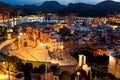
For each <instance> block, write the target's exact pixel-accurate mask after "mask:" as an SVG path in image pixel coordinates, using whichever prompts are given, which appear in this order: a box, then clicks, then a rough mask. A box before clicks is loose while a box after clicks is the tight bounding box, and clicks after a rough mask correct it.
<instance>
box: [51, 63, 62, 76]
mask: <svg viewBox="0 0 120 80" xmlns="http://www.w3.org/2000/svg"><path fill="white" fill-rule="evenodd" d="M50 69H51V70H52V71H53V74H54V75H59V73H60V68H59V67H58V66H57V65H52V66H50Z"/></svg>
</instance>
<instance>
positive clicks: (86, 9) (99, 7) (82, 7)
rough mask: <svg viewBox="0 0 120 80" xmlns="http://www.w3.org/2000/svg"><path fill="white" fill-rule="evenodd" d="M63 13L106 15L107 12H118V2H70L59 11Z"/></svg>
mask: <svg viewBox="0 0 120 80" xmlns="http://www.w3.org/2000/svg"><path fill="white" fill-rule="evenodd" d="M61 12H62V13H64V14H66V13H67V14H68V13H77V14H78V15H79V16H87V17H89V16H91V17H95V16H107V15H108V14H114V13H120V2H115V1H112V0H106V1H103V2H100V3H98V4H96V5H90V4H84V3H75V4H73V3H70V4H69V5H68V6H67V7H66V8H64V9H63V11H61Z"/></svg>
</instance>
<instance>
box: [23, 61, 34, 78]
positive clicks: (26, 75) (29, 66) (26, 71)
mask: <svg viewBox="0 0 120 80" xmlns="http://www.w3.org/2000/svg"><path fill="white" fill-rule="evenodd" d="M31 70H32V64H31V63H26V64H25V66H24V78H25V79H24V80H32V79H31Z"/></svg>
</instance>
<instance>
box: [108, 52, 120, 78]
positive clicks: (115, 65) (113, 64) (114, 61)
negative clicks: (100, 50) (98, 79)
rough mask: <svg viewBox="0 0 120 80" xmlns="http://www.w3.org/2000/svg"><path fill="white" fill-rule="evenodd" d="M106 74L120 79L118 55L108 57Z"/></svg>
mask: <svg viewBox="0 0 120 80" xmlns="http://www.w3.org/2000/svg"><path fill="white" fill-rule="evenodd" d="M108 72H109V73H112V74H113V75H115V76H116V77H117V78H120V54H112V55H110V56H109V65H108Z"/></svg>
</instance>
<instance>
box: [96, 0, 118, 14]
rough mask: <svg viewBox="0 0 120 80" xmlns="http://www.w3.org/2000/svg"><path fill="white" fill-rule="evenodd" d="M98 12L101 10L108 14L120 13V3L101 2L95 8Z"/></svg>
mask: <svg viewBox="0 0 120 80" xmlns="http://www.w3.org/2000/svg"><path fill="white" fill-rule="evenodd" d="M95 8H96V9H97V10H101V11H103V12H105V13H106V14H107V13H120V2H115V1H112V0H107V1H103V2H100V3H98V4H97V5H96V7H95Z"/></svg>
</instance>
